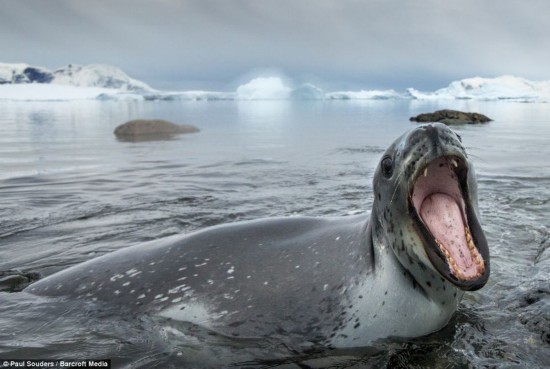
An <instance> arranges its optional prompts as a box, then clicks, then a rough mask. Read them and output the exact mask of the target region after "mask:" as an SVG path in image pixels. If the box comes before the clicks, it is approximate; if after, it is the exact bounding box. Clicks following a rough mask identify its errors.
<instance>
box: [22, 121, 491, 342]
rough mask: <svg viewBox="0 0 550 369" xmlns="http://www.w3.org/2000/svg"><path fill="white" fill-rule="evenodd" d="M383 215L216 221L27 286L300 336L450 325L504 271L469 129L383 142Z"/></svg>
mask: <svg viewBox="0 0 550 369" xmlns="http://www.w3.org/2000/svg"><path fill="white" fill-rule="evenodd" d="M373 192H374V201H373V206H372V211H371V212H370V215H369V214H364V215H358V216H346V217H340V218H313V217H301V216H300V217H298V216H296V217H286V218H274V219H262V220H255V221H247V222H237V223H233V224H227V225H220V226H214V227H210V228H206V229H203V230H199V231H197V232H193V233H190V234H186V235H181V236H180V235H178V236H172V237H168V238H164V239H160V240H156V241H152V242H148V243H144V244H140V245H136V246H132V247H128V248H125V249H121V250H118V251H116V252H113V253H110V254H106V255H103V256H100V257H98V258H96V259H92V260H89V261H87V262H84V263H82V264H78V265H75V266H73V267H70V268H68V269H66V270H64V271H60V272H58V273H56V274H53V275H51V276H48V277H46V278H44V279H42V280H40V281H38V282H36V283H34V284H32V285H30V286H29V287H27V288H26V290H25V291H26V292H28V293H31V294H35V295H45V296H67V298H71V299H85V300H86V301H89V300H91V301H97V302H98V303H99V302H102V303H105V304H109V305H113V306H117V307H120V309H121V310H122V311H129V312H132V313H138V314H139V313H145V314H158V315H160V316H161V317H166V318H169V319H172V320H175V321H179V322H185V324H191V325H193V326H199V327H201V328H204V329H207V330H208V331H211V332H214V333H215V334H219V335H223V336H224V337H229V338H231V337H239V338H253V339H262V338H269V339H270V340H277V339H279V340H282V341H284V342H285V344H286V345H296V346H295V347H301V346H300V345H304V347H311V345H319V346H321V347H338V348H347V347H358V346H367V345H369V344H370V343H372V342H373V341H375V340H377V339H381V338H386V337H416V336H421V335H425V334H428V333H431V332H434V331H436V330H439V329H441V328H442V327H443V326H445V325H446V323H447V322H448V321H449V319H450V317H451V316H452V314H453V313H454V312H455V310H456V309H457V306H458V304H459V302H460V300H461V298H462V296H463V294H464V291H472V290H477V289H479V288H481V287H482V286H483V285H485V283H486V282H487V280H488V278H489V274H490V270H489V268H490V263H489V249H488V245H487V241H486V238H485V236H484V233H483V230H482V228H481V226H480V222H479V214H478V208H477V188H476V179H475V174H474V169H473V167H472V164H471V162H470V160H469V158H468V156H467V154H466V152H465V149H464V147H463V146H462V143H461V138H460V137H459V136H458V135H457V134H456V133H454V132H453V131H452V130H451V129H449V128H448V127H446V126H445V125H443V124H440V123H434V124H428V125H422V126H418V127H417V128H414V129H412V130H410V131H408V132H406V133H404V134H403V135H402V136H401V137H399V138H398V139H397V140H396V141H395V142H394V143H393V144H391V145H390V146H389V148H388V149H387V150H386V152H385V153H384V154H383V156H382V158H381V160H380V162H379V164H378V166H377V168H376V171H375V173H374V179H373Z"/></svg>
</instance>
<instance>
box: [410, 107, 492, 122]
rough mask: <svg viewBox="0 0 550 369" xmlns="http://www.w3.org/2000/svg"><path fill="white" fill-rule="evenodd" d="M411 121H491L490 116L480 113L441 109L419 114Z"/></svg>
mask: <svg viewBox="0 0 550 369" xmlns="http://www.w3.org/2000/svg"><path fill="white" fill-rule="evenodd" d="M409 120H410V121H411V122H418V123H431V122H441V123H444V124H447V125H454V124H479V123H487V122H490V121H492V119H491V118H489V117H487V116H486V115H483V114H480V113H465V112H462V111H458V110H449V109H443V110H438V111H435V112H433V113H425V114H419V115H417V116H416V117H411V118H410V119H409Z"/></svg>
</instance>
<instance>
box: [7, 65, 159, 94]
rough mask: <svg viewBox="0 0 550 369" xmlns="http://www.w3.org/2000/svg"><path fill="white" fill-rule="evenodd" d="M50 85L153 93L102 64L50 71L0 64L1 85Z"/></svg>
mask: <svg viewBox="0 0 550 369" xmlns="http://www.w3.org/2000/svg"><path fill="white" fill-rule="evenodd" d="M28 83H43V84H47V83H51V84H58V85H67V86H76V87H100V88H108V89H116V90H120V91H125V92H153V91H155V90H154V89H152V88H151V87H149V86H148V85H147V84H145V83H143V82H141V81H138V80H136V79H133V78H130V77H128V75H126V73H124V72H123V71H122V70H120V69H118V68H115V67H113V66H110V65H105V64H90V65H84V66H82V65H76V64H69V65H68V66H66V67H63V68H60V69H57V70H55V71H50V70H49V69H47V68H43V67H35V66H30V65H28V64H5V63H0V84H28Z"/></svg>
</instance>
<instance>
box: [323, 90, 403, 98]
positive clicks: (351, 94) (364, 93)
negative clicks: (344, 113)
mask: <svg viewBox="0 0 550 369" xmlns="http://www.w3.org/2000/svg"><path fill="white" fill-rule="evenodd" d="M326 98H327V99H329V100H393V99H404V98H406V97H405V96H404V95H402V94H400V93H398V92H396V91H395V90H360V91H337V92H330V93H327V94H326Z"/></svg>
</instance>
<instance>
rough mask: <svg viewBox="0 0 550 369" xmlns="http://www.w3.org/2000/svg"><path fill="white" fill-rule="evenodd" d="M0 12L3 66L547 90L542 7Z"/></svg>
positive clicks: (172, 79) (51, 7) (17, 5)
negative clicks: (470, 82) (478, 78)
mask: <svg viewBox="0 0 550 369" xmlns="http://www.w3.org/2000/svg"><path fill="white" fill-rule="evenodd" d="M0 8H1V11H0V31H1V32H0V43H1V44H2V50H3V57H4V58H6V59H7V60H3V61H6V62H11V61H24V62H28V63H32V64H38V65H40V64H42V65H45V66H48V67H50V68H53V67H57V66H62V65H64V64H68V63H70V62H72V63H83V64H84V63H94V62H104V63H110V64H115V65H117V66H118V67H121V68H122V69H124V70H126V71H127V72H128V73H129V74H131V75H132V76H134V77H136V78H141V79H144V80H146V81H147V82H149V83H151V84H152V85H156V86H158V85H162V86H160V87H163V86H170V85H172V84H173V85H178V84H180V85H181V84H188V85H190V84H196V85H195V86H194V87H197V88H201V87H204V86H207V87H208V86H214V85H217V87H220V86H222V87H224V86H225V87H227V88H233V87H235V86H234V84H235V83H236V82H235V81H236V79H238V77H239V76H241V75H244V74H247V73H249V72H250V71H251V70H254V69H256V68H276V69H277V70H282V71H284V72H285V73H287V74H288V75H289V76H290V77H292V78H295V79H298V80H300V79H307V78H317V79H319V80H324V81H327V83H328V82H333V83H340V84H342V85H346V84H347V85H357V86H362V87H396V88H400V87H408V86H411V85H414V86H417V87H419V88H424V87H425V88H434V87H441V86H443V85H446V84H447V83H448V82H449V81H450V80H451V79H458V78H463V77H469V76H473V75H484V76H495V75H499V74H516V75H521V76H524V77H527V78H530V79H550V76H549V75H548V72H547V65H548V64H549V62H550V45H549V43H550V41H549V40H548V38H545V37H543V36H542V35H545V34H549V33H550V23H549V22H547V21H546V19H545V15H546V14H548V13H549V11H550V3H548V2H545V1H542V0H538V1H537V0H535V1H530V2H524V1H523V2H522V1H515V0H500V1H497V0H485V1H476V0H448V1H445V2H441V1H436V0H416V1H406V2H405V1H397V0H369V1H361V0H339V1H336V0H333V1H327V0H301V1H294V0H277V1H274V0H272V1H265V0H235V1H226V0H200V1H177V0H161V1H153V0H94V1H88V0H49V1H47V2H45V1H38V0H18V1H3V0H0ZM231 84H233V85H232V86H231ZM187 87H192V86H187Z"/></svg>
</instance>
